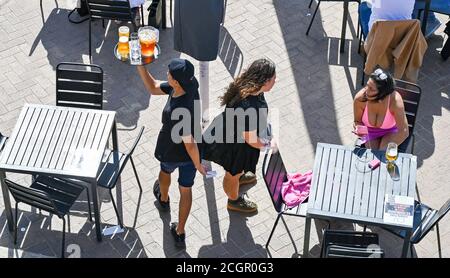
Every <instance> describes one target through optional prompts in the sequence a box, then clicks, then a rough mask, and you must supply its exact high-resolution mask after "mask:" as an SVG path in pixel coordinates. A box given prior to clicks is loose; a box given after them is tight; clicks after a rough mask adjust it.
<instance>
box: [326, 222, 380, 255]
mask: <svg viewBox="0 0 450 278" xmlns="http://www.w3.org/2000/svg"><path fill="white" fill-rule="evenodd" d="M320 257H321V258H383V257H384V251H383V249H381V248H380V246H379V241H378V235H377V234H375V233H368V232H356V231H339V230H328V229H326V230H325V231H324V234H323V239H322V248H321V253H320Z"/></svg>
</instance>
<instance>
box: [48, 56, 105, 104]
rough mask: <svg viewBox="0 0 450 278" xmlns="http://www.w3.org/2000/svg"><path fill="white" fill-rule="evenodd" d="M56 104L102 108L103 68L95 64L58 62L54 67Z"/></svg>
mask: <svg viewBox="0 0 450 278" xmlns="http://www.w3.org/2000/svg"><path fill="white" fill-rule="evenodd" d="M56 105H57V106H68V107H78V108H90V109H100V110H101V109H103V70H102V68H101V67H99V66H97V65H90V64H80V63H60V64H58V66H57V67H56Z"/></svg>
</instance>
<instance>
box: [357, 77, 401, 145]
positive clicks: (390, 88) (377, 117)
mask: <svg viewBox="0 0 450 278" xmlns="http://www.w3.org/2000/svg"><path fill="white" fill-rule="evenodd" d="M353 112H354V124H353V127H354V133H355V134H356V135H358V136H359V137H360V138H361V143H363V144H365V147H367V148H371V149H385V148H386V146H387V144H388V143H389V142H394V143H397V145H400V144H401V143H402V142H403V141H404V140H405V139H406V138H408V136H409V129H408V121H407V119H406V114H405V108H404V105H403V99H402V97H401V95H400V94H399V93H398V92H397V91H396V90H395V81H394V79H393V78H392V75H391V74H390V73H389V72H387V71H385V70H383V69H381V68H376V69H375V71H374V72H373V73H372V74H371V75H370V78H369V80H368V81H367V85H366V86H365V87H364V88H362V89H361V90H360V91H359V92H358V93H357V94H356V96H355V99H354V101H353ZM357 126H366V127H367V131H368V134H363V133H362V132H360V131H358V130H357Z"/></svg>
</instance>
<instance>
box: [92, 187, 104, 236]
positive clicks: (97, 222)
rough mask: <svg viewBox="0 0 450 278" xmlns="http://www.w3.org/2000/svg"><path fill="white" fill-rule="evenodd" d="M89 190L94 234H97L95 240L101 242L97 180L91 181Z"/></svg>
mask: <svg viewBox="0 0 450 278" xmlns="http://www.w3.org/2000/svg"><path fill="white" fill-rule="evenodd" d="M90 188H91V196H92V203H93V205H94V221H95V232H96V234H97V240H98V241H102V229H101V221H100V209H99V207H98V193H97V179H94V180H92V181H91V186H90Z"/></svg>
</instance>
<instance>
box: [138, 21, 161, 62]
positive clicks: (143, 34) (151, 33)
mask: <svg viewBox="0 0 450 278" xmlns="http://www.w3.org/2000/svg"><path fill="white" fill-rule="evenodd" d="M138 34H139V42H140V44H141V53H142V56H145V57H150V56H153V54H154V51H155V45H156V40H157V35H156V31H155V28H153V27H151V26H145V27H141V28H139V31H138Z"/></svg>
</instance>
